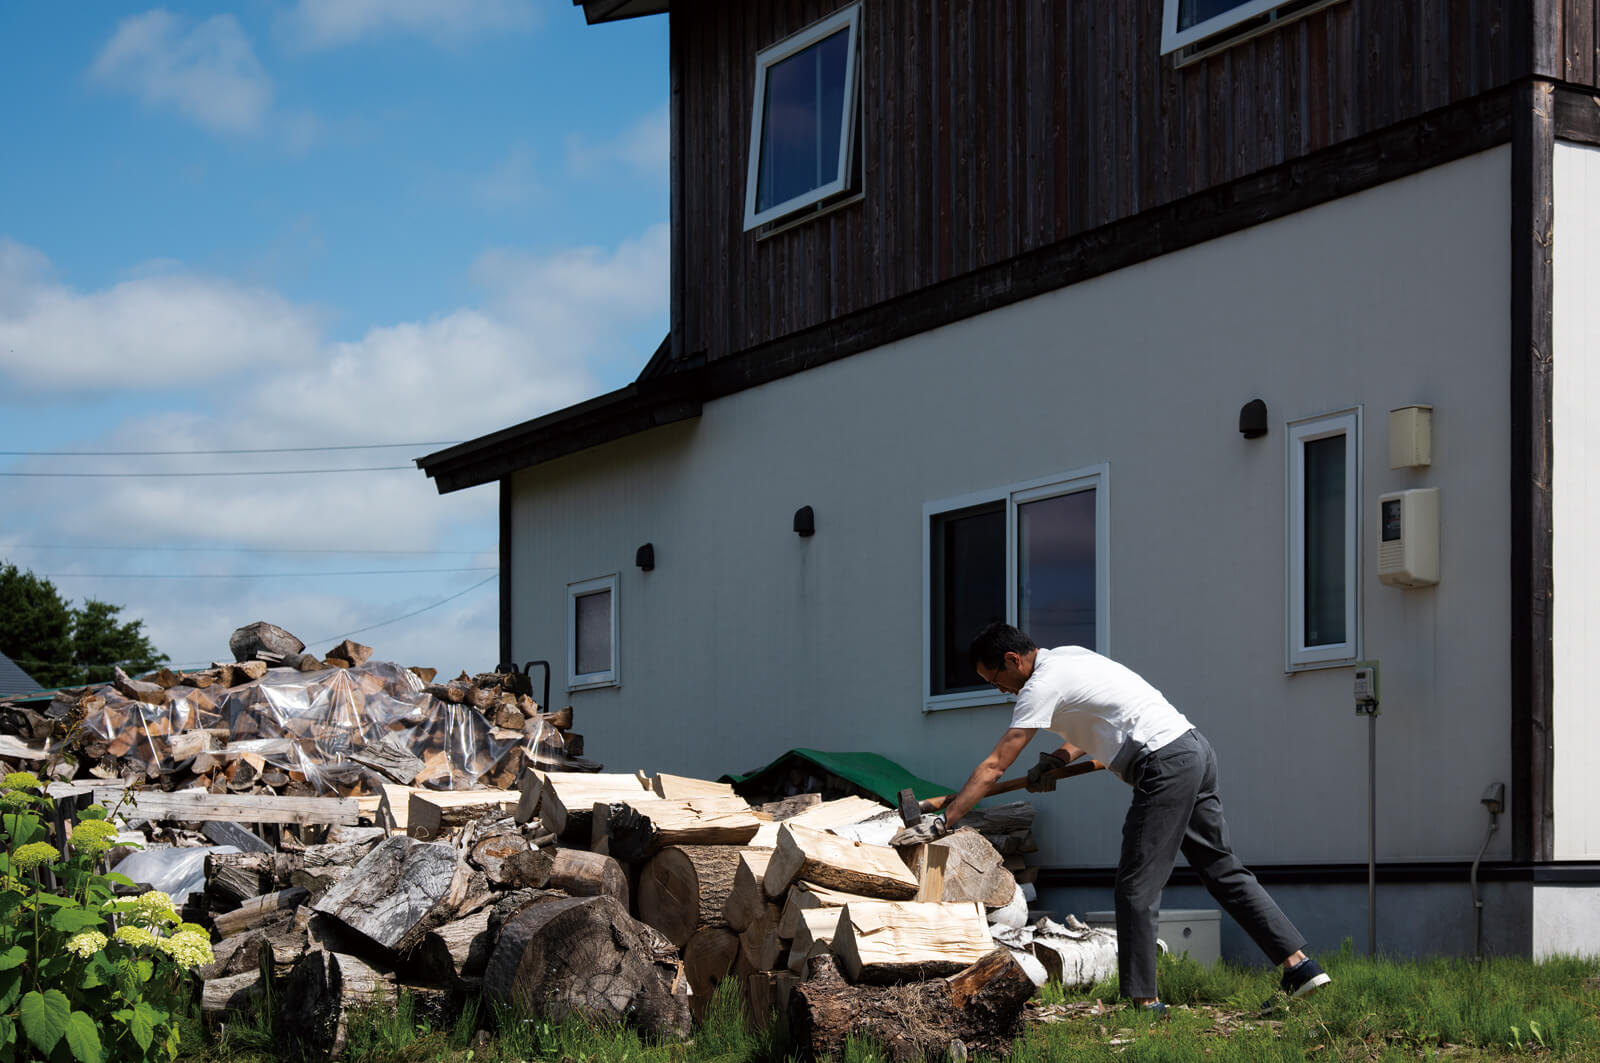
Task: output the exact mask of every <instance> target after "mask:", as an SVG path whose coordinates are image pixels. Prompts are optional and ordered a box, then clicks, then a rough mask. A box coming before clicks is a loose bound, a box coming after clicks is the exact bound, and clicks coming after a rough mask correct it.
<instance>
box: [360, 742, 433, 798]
mask: <svg viewBox="0 0 1600 1063" xmlns="http://www.w3.org/2000/svg"><path fill="white" fill-rule="evenodd" d="M350 759H351V761H352V762H354V763H356V764H360V765H361V766H362V767H366V768H371V769H372V770H373V771H375V772H377V773H378V774H379V775H382V776H383V777H384V778H386V779H392V780H393V781H395V782H397V783H399V784H400V785H402V786H409V785H410V784H411V781H412V780H413V779H415V778H416V777H417V776H418V775H419V774H420V773H421V772H422V758H421V757H419V756H417V755H416V754H415V753H413V752H411V750H409V749H407V748H406V747H405V741H404V739H402V738H400V737H399V735H397V734H388V735H385V736H384V737H383V738H382V739H381V740H380V741H377V742H373V743H371V744H369V745H365V746H362V747H361V748H360V749H356V750H352V751H351V753H350Z"/></svg>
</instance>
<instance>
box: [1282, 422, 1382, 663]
mask: <svg viewBox="0 0 1600 1063" xmlns="http://www.w3.org/2000/svg"><path fill="white" fill-rule="evenodd" d="M1287 435H1288V440H1289V442H1288V446H1289V453H1288V462H1287V474H1288V475H1287V481H1286V485H1285V488H1286V493H1285V496H1284V497H1285V498H1286V499H1287V502H1288V504H1287V507H1286V508H1287V510H1288V519H1287V521H1286V529H1285V545H1286V546H1287V558H1288V586H1287V588H1286V601H1285V610H1286V611H1285V616H1284V656H1285V664H1284V669H1285V671H1288V672H1298V671H1304V670H1307V669H1311V668H1329V667H1336V666H1339V665H1344V664H1348V663H1349V662H1351V661H1357V660H1360V659H1361V626H1360V622H1361V578H1360V577H1361V545H1362V544H1361V529H1362V528H1363V527H1365V525H1363V524H1362V522H1361V407H1360V406H1352V407H1350V408H1348V409H1344V410H1336V411H1334V412H1332V413H1325V414H1319V415H1317V416H1315V417H1305V418H1302V419H1300V420H1297V421H1290V422H1289V424H1288V432H1287ZM1335 435H1343V436H1344V438H1345V470H1346V476H1345V485H1344V506H1345V509H1344V520H1345V531H1344V534H1345V540H1344V541H1345V551H1344V553H1345V557H1344V585H1345V590H1346V594H1345V602H1344V612H1345V617H1344V623H1345V627H1344V633H1345V640H1344V641H1343V642H1340V643H1335V644H1330V645H1325V646H1307V645H1306V644H1305V630H1306V623H1305V620H1306V618H1305V609H1306V600H1305V598H1306V595H1305V586H1306V555H1305V543H1306V538H1305V513H1306V506H1305V444H1306V443H1308V442H1311V441H1314V440H1317V439H1326V438H1327V437H1329V436H1335Z"/></svg>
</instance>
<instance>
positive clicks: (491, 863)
mask: <svg viewBox="0 0 1600 1063" xmlns="http://www.w3.org/2000/svg"><path fill="white" fill-rule="evenodd" d="M528 849H529V846H528V840H527V839H526V838H524V837H523V836H522V835H520V834H491V835H489V837H487V838H482V839H480V840H479V841H477V842H476V843H474V844H473V846H472V852H471V855H469V856H468V857H467V859H468V860H470V861H471V862H472V863H473V864H474V865H475V866H476V867H477V868H478V869H479V870H481V871H482V872H483V873H484V875H485V876H486V877H487V878H488V879H489V883H490V884H491V885H494V886H504V885H506V884H507V883H508V882H509V879H508V878H507V872H506V861H508V860H510V859H511V858H512V857H513V856H516V855H517V854H518V853H525V852H527V851H528ZM530 885H531V883H530Z"/></svg>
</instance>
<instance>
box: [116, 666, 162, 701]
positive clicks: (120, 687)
mask: <svg viewBox="0 0 1600 1063" xmlns="http://www.w3.org/2000/svg"><path fill="white" fill-rule="evenodd" d="M112 676H113V678H112V680H111V685H112V686H114V687H116V689H117V693H119V694H121V695H122V696H123V697H125V698H127V699H128V700H130V701H141V702H144V703H145V704H146V705H165V704H166V703H167V701H168V700H169V697H168V694H167V691H166V688H165V687H162V686H160V685H159V684H156V683H145V682H142V681H140V680H138V679H133V678H131V677H130V676H129V675H128V673H127V672H124V671H123V670H122V669H121V668H114V669H113V670H112Z"/></svg>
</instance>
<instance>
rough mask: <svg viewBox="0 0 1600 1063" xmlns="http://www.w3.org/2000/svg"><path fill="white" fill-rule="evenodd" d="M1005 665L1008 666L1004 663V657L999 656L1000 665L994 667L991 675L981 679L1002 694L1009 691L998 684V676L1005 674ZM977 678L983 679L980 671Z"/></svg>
mask: <svg viewBox="0 0 1600 1063" xmlns="http://www.w3.org/2000/svg"><path fill="white" fill-rule="evenodd" d="M1008 656H1009V655H1008ZM1007 667H1008V665H1007V663H1006V659H1005V657H1002V658H1000V667H999V668H996V669H995V670H994V674H993V675H991V676H990V677H989V678H988V679H984V680H983V681H984V682H985V683H988V684H989V685H990V686H992V687H994V688H995V689H996V690H998V691H1000V692H1001V693H1002V694H1008V693H1010V691H1008V690H1006V688H1005V687H1003V686H1001V685H1000V677H1001V676H1003V675H1005V674H1006V668H1007ZM978 678H979V679H983V673H982V672H979V673H978Z"/></svg>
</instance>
